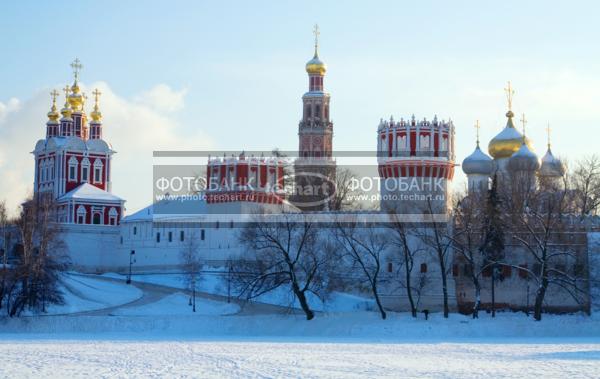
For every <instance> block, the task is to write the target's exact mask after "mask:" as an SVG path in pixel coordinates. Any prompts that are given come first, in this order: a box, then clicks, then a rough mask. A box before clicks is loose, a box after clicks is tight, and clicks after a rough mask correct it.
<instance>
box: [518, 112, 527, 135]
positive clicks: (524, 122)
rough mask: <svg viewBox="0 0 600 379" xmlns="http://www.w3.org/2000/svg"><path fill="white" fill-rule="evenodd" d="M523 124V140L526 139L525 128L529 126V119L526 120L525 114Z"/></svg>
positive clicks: (522, 117)
mask: <svg viewBox="0 0 600 379" xmlns="http://www.w3.org/2000/svg"><path fill="white" fill-rule="evenodd" d="M520 121H521V124H523V140H524V139H525V126H526V125H527V119H526V118H525V113H523V115H522V116H521V120H520Z"/></svg>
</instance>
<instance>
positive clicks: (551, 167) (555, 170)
mask: <svg viewBox="0 0 600 379" xmlns="http://www.w3.org/2000/svg"><path fill="white" fill-rule="evenodd" d="M564 174H565V168H564V166H563V164H562V162H561V161H560V159H558V158H556V157H554V155H553V154H552V150H550V146H548V151H547V152H546V155H544V157H543V158H542V166H541V168H540V175H541V176H548V177H562V176H563V175H564Z"/></svg>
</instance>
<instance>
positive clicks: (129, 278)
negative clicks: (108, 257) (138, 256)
mask: <svg viewBox="0 0 600 379" xmlns="http://www.w3.org/2000/svg"><path fill="white" fill-rule="evenodd" d="M134 255H135V250H131V253H130V254H129V275H128V276H127V284H131V265H132V264H133V256H134Z"/></svg>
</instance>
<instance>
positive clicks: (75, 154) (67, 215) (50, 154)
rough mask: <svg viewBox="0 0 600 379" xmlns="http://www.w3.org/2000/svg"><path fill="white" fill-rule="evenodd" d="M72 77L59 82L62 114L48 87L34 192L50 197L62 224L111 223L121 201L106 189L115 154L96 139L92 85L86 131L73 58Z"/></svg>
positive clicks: (116, 221) (120, 210)
mask: <svg viewBox="0 0 600 379" xmlns="http://www.w3.org/2000/svg"><path fill="white" fill-rule="evenodd" d="M71 67H72V68H73V73H74V82H73V85H72V86H70V87H69V86H67V87H65V105H64V107H63V109H61V115H62V117H61V118H60V120H59V114H58V112H57V109H56V97H57V96H58V92H56V91H52V93H51V96H52V107H51V109H50V112H49V113H48V121H47V122H46V138H44V139H41V140H39V141H38V142H37V144H36V146H35V150H34V151H33V154H34V156H35V177H34V193H35V196H51V198H52V199H53V200H54V201H55V202H56V205H57V208H58V212H57V221H58V222H62V223H76V224H96V225H117V224H119V222H120V220H121V217H122V215H123V209H124V206H123V205H124V200H123V199H121V198H119V197H117V196H115V195H113V194H112V193H111V179H110V178H111V159H112V155H113V154H114V153H115V152H114V151H113V150H112V148H111V147H110V145H109V144H108V143H106V142H105V141H104V140H103V139H102V114H101V113H100V110H99V96H100V92H99V91H98V90H96V91H94V92H93V93H94V95H95V106H94V111H93V112H92V114H91V117H92V122H91V135H90V133H89V130H88V125H87V115H86V113H85V110H84V107H85V100H86V96H85V94H83V93H82V92H81V89H80V87H79V72H80V70H81V68H82V67H83V66H82V65H81V63H80V62H79V60H78V59H76V60H75V61H74V62H73V63H72V64H71Z"/></svg>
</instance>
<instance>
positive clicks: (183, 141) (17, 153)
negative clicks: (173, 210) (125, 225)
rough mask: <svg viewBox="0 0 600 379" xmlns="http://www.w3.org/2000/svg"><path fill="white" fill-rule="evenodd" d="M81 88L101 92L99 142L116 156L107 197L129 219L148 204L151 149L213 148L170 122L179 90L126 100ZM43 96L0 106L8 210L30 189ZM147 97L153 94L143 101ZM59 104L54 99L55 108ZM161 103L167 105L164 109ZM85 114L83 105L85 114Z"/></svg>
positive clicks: (197, 133)
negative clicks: (121, 205) (120, 202)
mask: <svg viewBox="0 0 600 379" xmlns="http://www.w3.org/2000/svg"><path fill="white" fill-rule="evenodd" d="M81 86H82V90H83V91H84V92H87V93H89V92H90V90H91V89H92V88H98V89H100V91H101V92H102V96H101V99H100V110H101V111H102V114H103V116H104V118H103V133H104V135H103V137H104V139H105V140H106V141H107V142H109V143H110V144H111V145H112V147H113V149H114V150H116V151H117V154H115V155H114V156H113V160H112V162H113V168H112V192H113V193H115V194H116V195H118V196H120V197H123V198H124V199H125V200H127V203H126V207H127V209H128V213H129V214H131V212H132V211H135V210H137V209H140V208H142V207H144V206H146V205H147V204H149V203H150V202H151V201H152V164H153V158H152V152H153V151H154V150H161V149H168V150H178V149H188V150H192V149H193V150H201V149H210V148H212V146H213V144H212V141H211V139H210V138H209V136H207V135H206V134H205V133H204V132H203V131H202V130H200V129H199V128H194V129H193V131H192V132H190V131H189V129H185V130H184V128H183V125H181V124H180V123H179V122H177V120H176V119H175V117H174V116H175V114H174V113H173V112H176V110H178V109H182V107H183V106H184V97H185V92H186V91H185V90H181V91H174V90H172V89H171V88H170V87H169V86H167V85H165V84H160V85H157V86H155V87H154V88H153V89H151V90H150V91H147V92H143V93H142V94H141V95H137V96H133V97H132V98H130V99H128V98H125V97H122V96H119V95H118V94H117V93H115V92H114V91H113V90H112V89H111V87H110V86H109V85H108V83H105V82H96V83H92V85H89V86H86V85H85V84H82V85H81ZM157 88H159V89H158V90H157ZM48 92H49V90H48V89H44V90H43V91H39V92H36V93H35V94H33V95H32V96H31V98H29V99H26V100H19V99H14V98H13V99H10V100H8V101H7V102H5V103H4V102H0V174H1V176H2V180H1V181H0V193H1V194H2V195H0V199H6V201H7V205H8V206H9V207H10V209H12V210H13V211H16V209H17V207H18V205H19V203H20V202H21V201H22V200H23V199H24V198H25V197H26V196H27V195H28V194H30V193H31V192H32V190H33V168H34V162H33V157H32V155H31V154H30V152H31V151H32V150H33V149H34V147H35V144H36V142H37V141H38V140H39V139H42V138H44V137H45V133H46V125H45V123H46V120H47V118H46V113H47V112H48V110H49V107H50V99H49V95H48ZM150 93H153V94H154V95H152V96H149V97H148V96H147V95H148V94H150ZM142 98H153V99H154V100H157V101H158V100H159V99H161V98H162V99H165V102H162V103H161V102H158V103H157V102H154V103H153V102H152V101H140V99H142ZM177 98H179V100H176V99H177ZM62 103H63V100H60V101H59V105H61V106H62ZM166 104H169V106H168V107H165V105H166ZM90 109H91V106H90V104H88V105H87V111H88V112H89V111H90Z"/></svg>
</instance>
